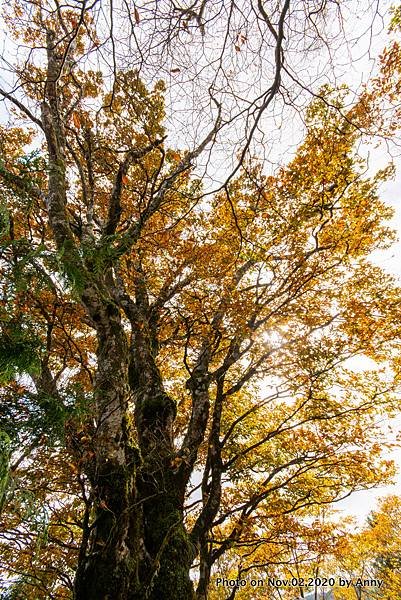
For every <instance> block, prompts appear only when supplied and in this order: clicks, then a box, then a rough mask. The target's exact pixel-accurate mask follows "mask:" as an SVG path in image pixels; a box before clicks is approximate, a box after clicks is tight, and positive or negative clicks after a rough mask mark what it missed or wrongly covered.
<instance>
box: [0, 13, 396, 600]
mask: <svg viewBox="0 0 401 600" xmlns="http://www.w3.org/2000/svg"><path fill="white" fill-rule="evenodd" d="M247 6H248V4H247ZM250 6H251V8H250V9H247V10H249V11H250V12H249V18H250V17H251V16H252V18H253V21H252V22H253V23H254V25H253V26H254V27H256V29H252V28H250V29H249V31H248V30H247V33H242V29H240V30H238V22H237V21H236V20H235V19H234V16H233V15H236V18H237V17H238V18H239V16H238V15H239V14H242V13H239V12H238V11H239V9H238V6H237V5H235V6H234V4H231V3H230V4H224V3H220V4H215V3H205V2H203V3H201V4H199V6H198V4H197V3H194V4H193V5H192V6H191V7H187V8H185V9H178V8H177V7H175V6H174V5H173V4H170V3H166V4H165V5H163V7H162V8H161V9H160V8H159V7H160V3H157V4H155V5H153V4H152V5H150V4H146V3H144V5H143V6H142V7H141V6H140V7H139V8H138V7H137V8H135V7H134V12H133V13H132V10H131V12H130V17H131V21H129V23H130V25H131V26H132V31H131V34H132V37H130V38H129V39H128V38H127V39H125V38H124V37H123V34H122V32H121V27H122V21H121V14H122V13H120V9H121V11H123V9H124V6H123V5H122V6H121V7H114V6H113V5H107V10H108V11H109V12H107V11H106V8H105V7H106V5H105V4H102V5H101V6H100V5H98V4H97V3H95V4H94V5H93V6H91V7H89V6H86V5H82V6H81V7H79V8H77V7H75V5H71V6H67V5H65V6H63V7H60V6H59V5H58V4H57V3H55V4H51V3H41V2H40V3H34V4H31V3H29V2H23V3H19V2H17V3H16V4H13V6H12V7H11V9H9V10H8V11H6V15H5V19H6V23H7V25H8V28H9V31H10V34H11V36H12V37H13V38H14V39H15V40H16V42H18V44H19V48H20V52H21V53H20V54H19V55H17V59H16V62H15V63H14V64H13V66H12V68H11V69H10V74H9V77H8V81H7V82H6V84H7V85H8V87H7V89H5V88H3V89H2V91H1V94H2V95H3V98H4V99H5V102H6V104H7V106H9V107H10V110H11V114H13V115H14V120H15V121H18V123H19V125H20V127H17V126H16V125H18V123H17V122H16V123H14V125H15V126H13V127H4V128H3V130H2V134H3V135H2V142H1V164H0V177H1V186H2V192H3V197H4V201H3V205H2V212H1V215H2V255H1V261H2V262H1V268H2V275H3V283H2V288H1V293H2V305H1V311H2V330H1V342H0V343H1V347H2V362H1V377H2V380H3V381H4V388H3V392H2V393H3V399H4V402H3V404H4V407H5V408H4V411H5V414H4V418H3V421H2V428H3V429H4V430H5V432H6V435H7V436H8V437H6V436H5V435H4V436H3V438H2V439H3V440H5V442H4V443H3V446H4V449H3V448H2V465H3V464H4V465H6V464H7V465H9V468H8V472H7V469H4V468H3V467H2V475H3V478H2V482H3V483H2V487H1V488H0V489H1V490H2V494H3V495H5V501H4V502H3V504H4V507H3V519H4V524H5V526H6V528H5V534H4V537H3V542H2V543H3V548H4V549H5V551H4V557H5V559H4V563H5V564H4V568H5V569H6V568H7V569H8V573H9V574H11V575H15V576H17V580H16V582H15V585H14V589H11V591H10V590H9V591H10V593H12V594H14V595H17V597H18V594H19V597H24V595H25V596H27V595H28V596H29V594H30V592H29V590H30V589H32V587H33V588H34V589H35V592H34V593H35V595H36V596H37V597H42V598H48V597H55V598H63V597H70V596H71V594H72V593H73V594H74V596H75V598H77V599H85V600H91V599H99V598H107V597H109V598H116V599H118V598H120V599H125V598H130V599H132V600H135V598H138V599H139V598H141V599H142V598H150V599H158V600H160V599H163V598H166V599H167V598H172V597H174V598H176V599H178V600H180V599H182V600H184V599H185V600H188V599H189V598H195V597H198V598H206V597H207V595H208V588H209V587H210V580H211V575H212V572H217V571H218V570H219V569H220V568H221V566H223V568H224V569H227V568H228V567H229V568H230V570H232V571H233V572H234V571H236V572H237V573H241V572H243V571H244V570H246V571H248V572H255V573H257V572H258V570H259V571H260V570H264V569H265V568H266V567H267V566H268V565H270V564H272V562H274V560H273V559H274V553H272V548H273V547H274V546H276V547H278V548H279V551H278V560H280V561H282V560H283V556H284V554H283V552H282V551H281V548H282V546H283V545H284V547H288V537H286V535H285V534H286V533H287V532H288V530H289V528H290V525H291V519H292V518H294V519H295V515H296V514H297V513H300V514H301V513H302V511H305V510H306V509H307V508H308V507H315V506H317V505H322V504H329V503H331V502H335V501H337V500H339V499H341V498H342V497H344V496H346V495H348V494H349V493H351V492H352V491H354V490H358V489H365V488H369V487H372V486H376V485H378V484H380V483H383V482H387V481H389V479H390V478H391V475H392V473H393V469H392V465H391V464H390V463H389V462H388V461H385V460H383V459H382V457H381V450H382V449H383V447H384V444H383V437H382V435H383V434H382V431H381V429H380V427H379V426H378V425H377V426H376V424H375V423H376V419H377V418H378V417H380V416H381V415H383V414H385V413H387V411H389V410H392V409H393V407H394V403H395V400H396V396H395V395H394V392H395V390H396V389H397V383H398V364H397V360H398V359H397V357H398V349H399V327H400V318H399V310H398V306H399V301H400V294H399V289H398V288H397V287H396V285H395V282H394V280H393V279H392V278H391V277H390V276H389V275H386V274H385V273H384V272H383V271H381V270H380V269H379V268H377V267H375V266H373V265H372V264H371V263H370V262H369V260H368V255H369V254H370V253H371V252H372V251H373V250H375V249H377V248H382V247H387V246H388V244H390V243H391V240H392V239H393V235H392V233H391V231H390V230H389V229H388V227H387V226H386V224H385V221H386V220H387V219H388V218H389V217H390V216H391V211H390V210H389V209H388V208H386V206H385V205H384V204H383V203H382V202H381V201H380V198H379V195H378V186H379V185H380V183H381V182H382V181H383V180H385V179H386V178H387V177H389V176H390V175H391V173H392V169H391V168H388V169H385V170H383V171H380V172H379V173H377V174H376V175H374V176H372V177H369V176H368V175H367V174H366V163H365V162H364V161H363V160H362V159H361V158H359V157H358V155H357V151H356V148H357V146H358V143H359V142H360V140H361V136H362V135H363V131H364V130H366V129H368V128H371V127H374V125H375V124H376V118H377V117H378V112H377V111H378V110H379V108H380V106H378V105H377V103H376V102H375V101H374V97H373V95H369V94H368V93H365V94H364V95H362V96H361V99H360V100H359V101H358V102H355V103H354V105H353V106H352V107H347V102H348V96H347V93H346V90H343V91H339V92H336V91H334V90H333V89H331V88H329V87H327V86H326V87H325V88H323V89H322V90H321V91H320V93H319V97H318V98H317V99H316V100H315V101H314V102H313V103H312V104H311V106H310V107H309V109H308V111H307V113H306V116H305V122H306V133H305V137H304V140H303V142H302V143H301V144H300V145H299V147H298V150H297V152H296V154H295V156H293V158H292V160H290V161H289V162H288V164H287V165H286V166H283V167H282V168H280V169H278V170H277V171H276V172H275V174H274V175H273V174H266V173H265V172H264V171H263V169H262V167H261V164H260V163H259V162H258V161H257V160H255V159H253V158H252V157H251V156H250V151H251V146H252V144H253V140H254V139H256V138H255V137H254V135H253V134H254V133H255V134H256V132H257V130H258V127H259V126H260V125H261V119H262V116H263V115H264V114H265V111H266V110H267V108H268V107H270V106H271V105H272V106H273V100H274V99H275V98H276V96H277V95H278V92H279V90H281V91H282V90H284V89H285V88H284V87H280V86H281V75H282V71H283V68H284V67H283V64H284V62H283V61H284V56H286V53H285V48H284V42H285V40H287V39H288V40H289V41H288V42H286V49H287V51H288V53H287V54H288V56H289V57H290V56H292V54H291V52H293V50H291V48H292V49H294V47H295V46H296V44H299V43H300V42H301V41H302V40H303V39H304V38H305V36H306V33H307V32H309V31H311V29H313V28H314V27H316V26H317V24H316V21H315V18H318V17H319V19H324V18H325V17H327V16H328V15H329V12H328V11H329V9H330V7H329V6H327V7H324V6H321V5H320V4H318V5H317V7H316V10H317V12H316V13H314V12H313V10H312V6H311V5H310V4H308V11H309V12H308V11H305V3H303V2H301V3H296V4H294V5H293V6H291V5H290V3H289V2H285V3H283V5H282V6H278V7H277V9H276V12H273V13H272V14H271V15H270V16H269V15H268V14H267V12H266V9H265V8H264V7H263V5H262V3H258V4H257V5H256V4H255V5H253V4H250ZM166 7H168V11H167V8H166ZM227 7H228V8H229V9H230V10H231V13H230V14H232V19H233V20H228V21H227V22H226V32H227V36H228V37H227V39H231V38H230V36H232V34H233V31H236V30H237V34H236V35H237V37H236V38H235V39H236V44H234V49H232V47H231V46H230V45H229V44H227V45H224V52H229V51H230V52H235V53H236V54H240V53H242V47H243V46H245V42H246V41H247V39H248V37H249V36H250V34H251V32H253V31H256V33H257V32H259V33H258V37H257V39H258V40H259V42H260V43H262V39H264V37H263V29H261V28H262V26H263V28H264V29H265V30H268V31H269V36H270V37H268V38H267V40H272V43H271V45H269V43H270V42H269V41H267V42H266V46H263V48H264V52H265V54H263V56H269V54H268V53H271V58H272V66H271V69H270V71H269V73H271V77H272V79H271V82H270V85H269V87H268V89H267V91H266V90H265V91H264V92H263V93H262V95H259V96H258V97H257V98H256V99H255V100H254V101H252V102H250V103H249V104H248V105H247V108H246V111H245V112H244V110H243V108H241V106H239V107H236V102H237V99H238V97H237V94H236V90H235V89H233V90H232V92H233V93H232V95H230V96H227V95H226V92H225V90H223V91H221V93H220V92H218V90H219V89H220V88H219V86H218V85H217V83H216V82H217V81H220V79H219V78H220V76H221V73H222V69H223V67H224V68H225V64H226V63H225V54H222V55H220V56H219V59H218V61H217V63H216V64H217V67H216V64H214V62H213V60H212V57H211V56H210V55H209V50H208V45H207V40H208V38H207V35H208V32H209V33H210V35H211V36H216V35H217V36H220V34H221V30H220V29H219V27H218V25H219V24H221V23H222V22H225V21H224V19H223V17H224V18H226V17H227ZM114 9H116V10H114ZM245 9H246V7H241V10H245ZM160 11H162V12H160ZM163 11H165V12H163ZM169 11H172V12H169ZM106 12H107V18H105V14H106ZM174 15H175V18H173V17H174ZM222 15H223V16H222ZM167 17H168V19H169V20H168V24H169V27H168V28H167V29H163V26H162V25H163V23H167V21H164V20H163V19H167ZM241 18H245V17H241ZM221 19H223V21H222V20H221ZM320 22H321V21H319V23H320ZM154 23H157V33H156V32H154V34H153V36H151V35H149V32H150V27H151V26H152V24H154ZM106 24H107V25H108V27H107V29H106ZM249 27H251V26H250V25H249ZM266 28H267V29H266ZM188 29H190V30H191V31H192V35H193V36H194V43H195V47H196V43H199V44H201V45H202V48H203V54H202V60H199V61H198V62H197V65H195V63H194V65H195V66H194V69H198V68H199V69H200V72H202V68H203V67H202V61H203V60H204V59H205V58H207V59H208V60H209V62H208V69H209V70H210V69H212V70H213V69H216V72H215V73H216V77H215V79H214V80H213V83H211V82H209V87H208V88H207V89H208V99H209V102H210V115H211V118H210V121H211V124H210V127H209V128H206V130H203V131H202V133H201V135H200V136H199V137H198V139H197V142H196V143H192V145H191V146H188V147H187V148H185V149H184V150H183V149H177V148H176V147H175V143H174V141H175V140H174V138H173V139H172V140H170V139H169V137H168V129H166V124H168V122H169V120H171V119H172V116H173V115H172V112H171V111H172V105H171V104H168V105H167V108H165V104H164V97H165V95H166V89H165V84H164V83H162V82H161V81H156V82H155V81H153V82H152V81H151V74H152V73H153V75H154V74H155V73H156V71H155V63H154V62H152V59H151V54H150V50H152V51H153V50H154V48H155V46H156V47H157V48H159V49H162V50H163V51H165V53H166V55H167V56H168V57H171V56H173V57H174V60H178V59H177V56H176V54H171V52H172V49H173V48H174V52H176V51H177V48H180V47H181V48H183V46H180V45H179V42H180V39H181V36H185V35H187V33H186V32H187V30H188ZM317 31H319V29H318V30H317ZM119 32H120V33H119ZM285 32H286V33H285ZM161 35H164V36H165V37H164V38H163V39H162V38H160V36H161ZM119 36H120V37H119ZM197 36H200V37H197ZM198 39H199V42H198V41H197V40H198ZM255 39H256V38H255ZM319 39H320V38H319V36H315V37H314V40H315V41H316V43H317V42H318V41H319ZM133 40H134V41H135V43H136V44H137V46H136V50H135V52H134V54H130V53H131V51H132V44H133ZM163 40H164V41H163ZM130 44H131V46H130ZM291 44H294V46H291ZM235 45H237V47H238V48H239V49H236V48H235ZM290 46H291V47H290ZM126 47H128V48H129V53H128V54H126V53H125V48H126ZM228 47H229V50H228V49H227V48H228ZM24 48H25V50H24ZM110 50H111V52H110V56H111V57H112V61H111V64H109V56H108V55H107V52H108V51H110ZM244 50H245V48H244ZM259 50H260V48H259V49H258V56H259V55H261V56H262V54H261V53H260V52H259ZM298 50H299V47H298ZM250 55H252V51H250ZM127 56H132V57H135V60H136V61H137V63H135V61H134V60H132V61H130V62H129V63H128V64H129V66H127V62H126V61H127ZM248 56H249V54H248ZM305 56H306V55H305ZM156 62H157V63H158V64H160V65H161V66H160V69H162V68H164V67H163V65H165V63H163V62H160V56H159V55H158V54H157V53H156ZM139 63H140V66H141V75H142V76H143V77H142V78H141V77H140V74H139V71H138V69H135V68H133V65H134V67H135V65H136V64H138V67H139ZM108 66H109V67H110V66H111V67H112V68H111V70H108ZM245 66H246V64H245V65H244V67H245ZM175 68H177V69H178V68H179V67H174V69H175ZM174 69H170V74H172V75H174V74H175V73H173V72H172V71H173V70H174ZM286 69H287V70H286V72H287V74H288V73H290V70H289V67H288V65H287V67H286ZM180 72H181V69H180ZM196 73H197V76H198V75H199V71H198V70H196ZM177 74H178V73H177ZM199 76H200V75H199ZM145 77H146V83H147V85H145V83H144V78H145ZM227 77H228V72H226V71H224V72H223V79H224V81H228V79H227ZM220 84H221V81H220ZM220 84H219V85H220ZM202 86H203V87H204V82H203V80H201V87H202ZM234 87H235V86H234ZM171 89H174V88H173V87H170V88H168V92H169V93H170V92H171ZM192 89H193V88H192ZM216 90H217V91H216ZM171 93H172V94H173V92H171ZM173 96H174V94H173ZM277 97H278V96H277ZM223 100H224V103H223ZM238 102H239V100H238ZM241 102H242V101H241ZM247 102H248V101H247ZM200 106H201V109H202V111H203V112H202V113H200V114H202V115H203V114H204V106H202V103H200ZM237 109H238V110H237ZM236 110H237V112H236ZM166 112H167V117H166ZM178 117H179V115H178ZM237 117H238V119H237ZM240 117H241V119H242V120H240ZM21 119H22V120H25V121H26V119H29V121H30V126H29V127H31V128H32V129H29V128H27V127H26V125H25V126H23V124H21V123H20V120H21ZM206 122H207V121H206V118H205V123H206ZM236 123H241V124H242V125H244V124H245V126H244V129H243V135H242V136H239V140H240V142H241V149H240V153H239V159H238V161H237V162H236V163H233V164H232V165H230V169H229V170H228V172H227V173H226V175H225V176H224V178H223V179H224V185H221V186H219V189H216V190H214V191H213V193H212V192H211V191H210V189H209V187H210V186H209V184H210V179H208V178H206V177H205V178H201V177H200V176H199V171H196V170H195V165H196V164H197V165H198V168H199V166H201V165H202V160H203V161H204V160H205V158H204V157H205V156H206V154H207V152H208V151H209V150H210V147H211V144H213V143H214V144H215V146H214V148H215V150H216V151H217V156H218V151H219V146H218V143H219V139H223V138H222V137H219V136H222V135H223V133H222V132H224V131H227V128H232V127H234V126H236V125H235V124H236ZM195 125H196V119H195ZM177 135H178V133H177ZM170 137H172V136H170ZM192 141H193V140H192ZM214 156H216V155H214ZM209 175H210V173H209ZM322 298H324V302H322ZM358 355H364V356H368V357H370V358H371V359H373V360H374V361H377V363H381V362H383V363H384V361H387V367H382V368H379V367H377V368H372V370H371V371H364V372H363V373H358V372H355V370H352V369H351V368H350V367H349V366H348V363H347V360H348V359H349V358H351V357H353V356H358ZM261 389H263V390H264V391H263V392H261ZM8 439H10V445H11V450H12V453H11V456H9V455H10V449H9V443H8ZM47 465H48V466H47ZM261 532H264V535H262V536H261ZM192 566H195V567H196V569H197V578H196V579H197V584H196V588H197V589H196V591H194V589H193V584H192V582H191V579H190V576H189V572H190V569H191V567H192Z"/></svg>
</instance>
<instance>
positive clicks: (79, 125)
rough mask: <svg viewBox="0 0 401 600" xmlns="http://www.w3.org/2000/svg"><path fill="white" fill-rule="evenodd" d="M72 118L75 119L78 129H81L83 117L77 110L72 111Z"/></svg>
mask: <svg viewBox="0 0 401 600" xmlns="http://www.w3.org/2000/svg"><path fill="white" fill-rule="evenodd" d="M72 120H73V123H74V126H75V127H76V128H77V129H81V119H80V118H79V115H78V113H76V112H74V113H72Z"/></svg>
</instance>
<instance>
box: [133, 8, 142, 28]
mask: <svg viewBox="0 0 401 600" xmlns="http://www.w3.org/2000/svg"><path fill="white" fill-rule="evenodd" d="M134 15H135V22H136V24H137V25H139V22H140V20H141V18H140V16H139V11H138V9H137V8H135V9H134Z"/></svg>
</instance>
